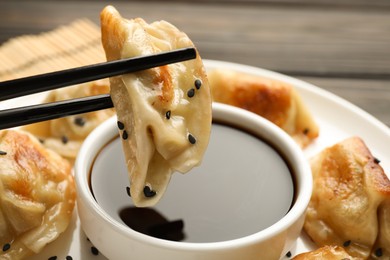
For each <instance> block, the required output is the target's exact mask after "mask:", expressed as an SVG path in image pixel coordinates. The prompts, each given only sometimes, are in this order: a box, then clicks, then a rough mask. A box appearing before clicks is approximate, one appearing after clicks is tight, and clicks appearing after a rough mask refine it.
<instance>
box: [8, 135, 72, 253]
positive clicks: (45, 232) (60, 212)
mask: <svg viewBox="0 0 390 260" xmlns="http://www.w3.org/2000/svg"><path fill="white" fill-rule="evenodd" d="M0 151H2V152H4V153H2V155H0V244H1V245H5V244H7V243H9V244H10V249H9V250H7V251H2V252H0V258H1V259H21V258H23V257H25V256H28V255H31V254H33V253H37V252H39V251H40V250H41V249H42V248H43V247H44V246H45V245H46V244H47V243H49V242H51V241H53V240H55V239H56V238H57V237H58V236H59V234H60V233H62V232H63V231H64V230H65V229H66V227H67V226H68V224H69V222H70V219H71V216H72V212H73V208H74V204H75V199H76V192H75V185H74V181H73V176H72V174H71V165H70V164H69V162H68V161H67V160H65V159H63V158H61V157H60V156H59V155H57V154H56V153H54V152H52V151H50V150H47V149H45V148H44V147H43V146H42V145H41V143H40V142H39V141H38V140H37V139H36V138H35V137H33V136H32V135H30V134H28V133H26V132H21V131H16V130H5V131H1V132H0Z"/></svg>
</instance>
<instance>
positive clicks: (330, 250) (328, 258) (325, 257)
mask: <svg viewBox="0 0 390 260" xmlns="http://www.w3.org/2000/svg"><path fill="white" fill-rule="evenodd" d="M293 260H359V258H356V257H352V256H350V255H349V254H348V253H347V252H346V251H345V250H344V248H342V247H340V246H324V247H321V248H318V249H317V250H314V251H311V252H306V253H301V254H299V255H297V256H295V257H294V258H293Z"/></svg>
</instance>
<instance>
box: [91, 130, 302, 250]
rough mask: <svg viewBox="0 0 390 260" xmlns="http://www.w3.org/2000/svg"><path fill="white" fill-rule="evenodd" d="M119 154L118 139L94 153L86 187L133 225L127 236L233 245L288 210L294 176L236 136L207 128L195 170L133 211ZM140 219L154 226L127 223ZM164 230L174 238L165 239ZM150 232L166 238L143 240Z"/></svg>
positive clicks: (276, 158) (264, 147) (255, 143)
mask: <svg viewBox="0 0 390 260" xmlns="http://www.w3.org/2000/svg"><path fill="white" fill-rule="evenodd" d="M121 149H122V147H121V144H120V140H119V138H117V139H115V140H113V141H112V142H110V143H109V144H108V145H107V146H106V147H105V148H104V149H103V150H102V151H101V152H100V153H99V155H98V156H97V158H96V161H95V163H94V165H93V168H92V173H91V187H92V190H93V193H94V196H95V198H96V200H97V202H98V203H99V204H100V205H101V207H102V208H103V209H104V210H106V211H107V212H108V213H109V214H110V215H111V216H112V217H113V218H114V219H116V220H117V221H118V222H120V223H122V224H124V225H128V226H130V227H132V225H133V224H132V223H137V225H138V226H137V227H135V226H133V229H135V230H137V231H138V232H142V233H145V234H147V235H151V236H155V237H159V238H163V239H168V240H174V241H185V242H196V243H198V242H199V243H200V242H218V241H225V240H231V239H236V238H240V237H243V236H247V235H250V234H254V233H256V232H258V231H261V230H263V229H265V228H267V227H269V226H271V225H272V224H274V223H275V222H277V221H278V220H280V219H281V218H282V217H283V216H284V215H285V214H286V213H287V212H288V211H289V209H290V207H291V205H292V202H293V198H294V183H293V177H292V176H291V175H292V173H291V172H290V170H289V167H288V164H287V163H286V162H285V161H284V160H283V158H282V157H281V156H280V154H279V153H278V152H277V151H275V149H274V148H273V147H272V146H270V145H269V144H267V143H265V142H264V141H262V140H261V139H260V138H259V137H257V136H255V135H253V134H250V133H247V132H245V131H243V130H241V129H238V128H233V127H231V126H228V125H223V124H217V123H213V126H212V134H211V138H210V144H209V147H208V149H207V152H206V155H205V157H204V159H203V162H202V164H201V166H199V167H196V168H194V169H193V170H192V171H191V172H188V173H186V174H180V173H176V174H174V175H173V177H172V179H171V182H170V184H169V185H168V189H167V191H166V193H165V195H164V197H163V198H162V199H161V201H160V202H159V203H158V204H157V205H156V207H153V208H152V209H151V210H149V209H145V210H143V211H142V210H132V208H133V207H134V206H133V205H132V203H131V198H130V197H129V196H128V195H127V192H126V187H128V186H129V183H128V177H127V170H126V167H125V163H124V156H123V153H122V150H121ZM148 212H149V213H148ZM143 214H152V215H153V216H158V218H157V223H156V222H155V221H154V222H153V216H152V215H151V216H150V217H145V219H148V221H145V223H143V222H142V221H133V220H134V218H140V216H143ZM178 223H179V225H177V224H178ZM148 225H150V226H148ZM170 227H172V228H173V229H175V230H172V231H169V228H170ZM167 228H168V230H167ZM156 229H157V230H163V231H164V232H165V233H164V234H157V235H153V234H152V233H148V230H154V231H153V232H156V231H155V230H156ZM145 230H146V231H145ZM175 232H176V234H175ZM170 237H174V238H175V239H170Z"/></svg>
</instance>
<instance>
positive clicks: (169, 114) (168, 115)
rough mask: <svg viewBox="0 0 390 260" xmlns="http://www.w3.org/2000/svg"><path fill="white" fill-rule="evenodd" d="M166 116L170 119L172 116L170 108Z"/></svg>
mask: <svg viewBox="0 0 390 260" xmlns="http://www.w3.org/2000/svg"><path fill="white" fill-rule="evenodd" d="M165 117H166V118H167V119H170V118H171V110H168V111H167V112H166V113H165Z"/></svg>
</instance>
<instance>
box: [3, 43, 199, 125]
mask: <svg viewBox="0 0 390 260" xmlns="http://www.w3.org/2000/svg"><path fill="white" fill-rule="evenodd" d="M194 58H196V50H195V49H194V48H183V49H177V50H174V51H169V52H162V53H158V54H153V55H148V56H140V57H135V58H129V59H122V60H115V61H110V62H104V63H99V64H93V65H88V66H83V67H78V68H72V69H67V70H62V71H56V72H51V73H46V74H41V75H35V76H31V77H26V78H20V79H14V80H9V81H4V82H0V101H4V100H7V99H11V98H16V97H21V96H25V95H30V94H34V93H39V92H43V91H47V90H53V89H57V88H62V87H66V86H70V85H75V84H79V83H83V82H88V81H93V80H97V79H102V78H107V77H112V76H117V75H121V74H126V73H132V72H136V71H141V70H146V69H150V68H154V67H159V66H163V65H167V64H171V63H176V62H181V61H186V60H190V59H194ZM111 107H113V103H112V101H111V98H110V95H108V94H104V95H97V96H90V97H85V98H77V99H70V100H64V101H58V102H53V103H47V104H39V105H31V106H26V107H18V108H12V109H6V110H2V111H0V129H5V128H11V127H16V126H21V125H26V124H31V123H36V122H40V121H45V120H51V119H55V118H60V117H65V116H70V115H76V114H81V113H87V112H92V111H96V110H101V109H106V108H111Z"/></svg>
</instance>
